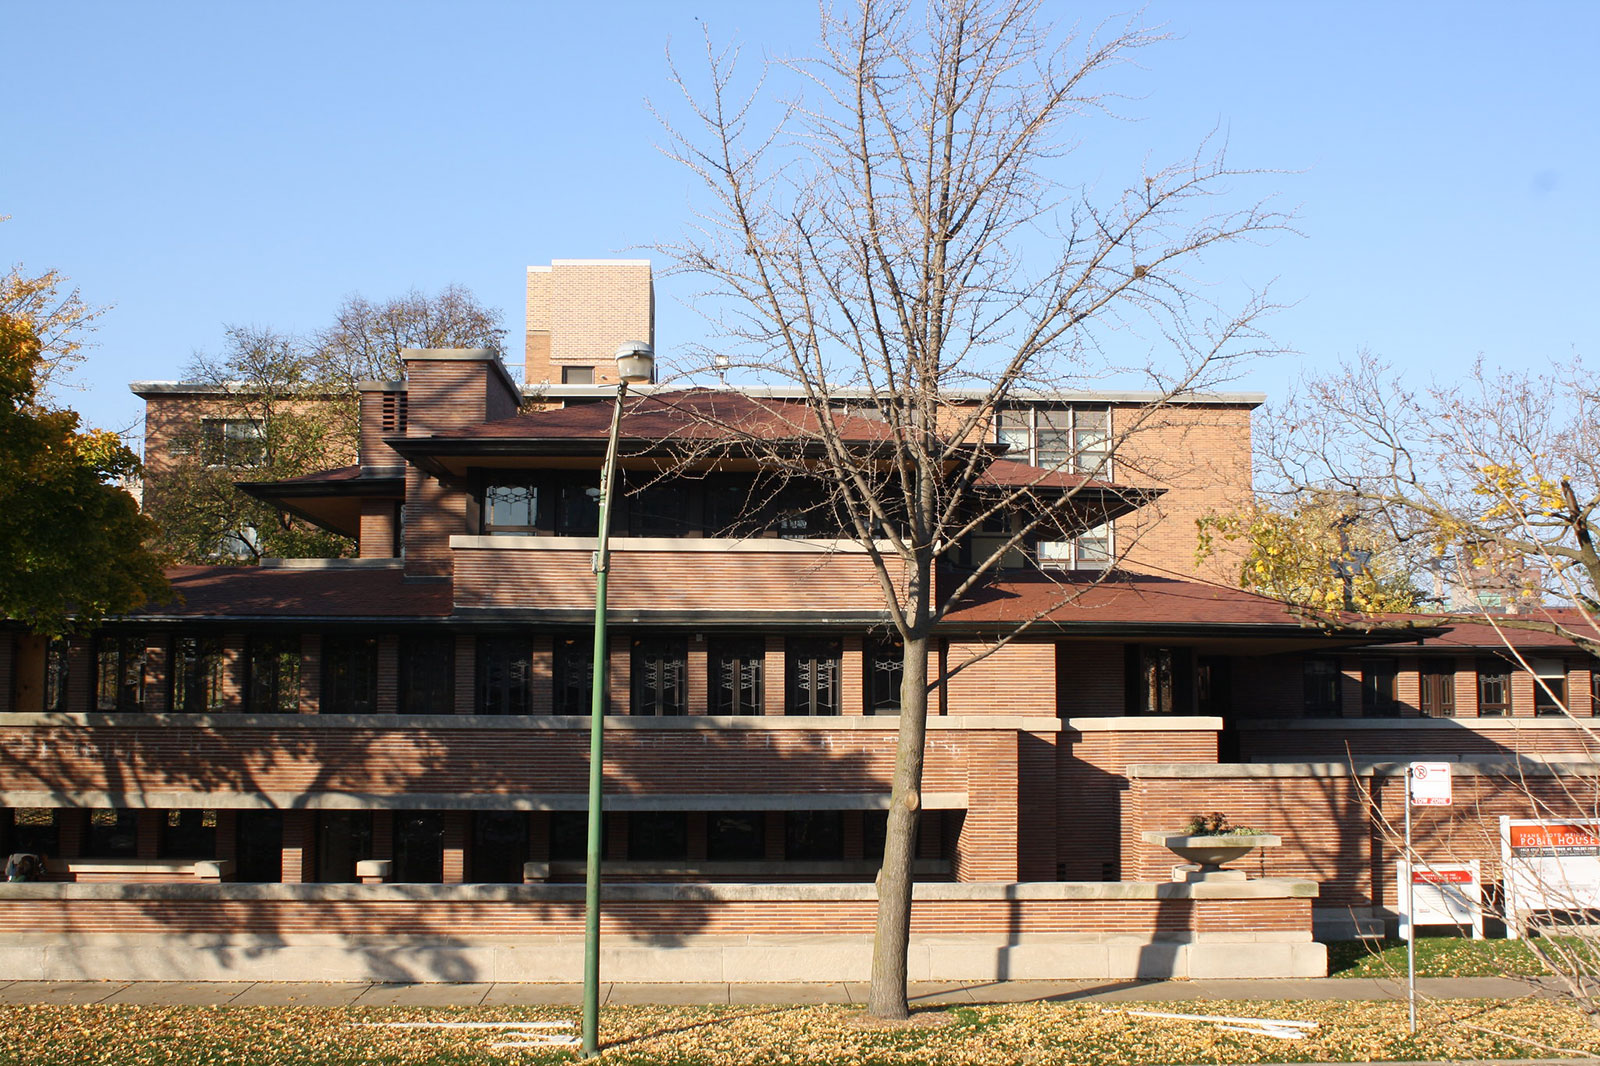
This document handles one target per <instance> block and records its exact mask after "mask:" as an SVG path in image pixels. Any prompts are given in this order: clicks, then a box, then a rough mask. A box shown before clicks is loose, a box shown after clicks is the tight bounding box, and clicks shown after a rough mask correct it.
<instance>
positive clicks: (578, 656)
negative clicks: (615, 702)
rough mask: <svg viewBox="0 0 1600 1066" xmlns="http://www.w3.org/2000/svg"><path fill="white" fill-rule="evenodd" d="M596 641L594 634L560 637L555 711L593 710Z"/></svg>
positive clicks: (556, 659) (561, 712) (557, 642)
mask: <svg viewBox="0 0 1600 1066" xmlns="http://www.w3.org/2000/svg"><path fill="white" fill-rule="evenodd" d="M593 691H594V641H593V638H592V637H590V636H587V635H586V636H581V637H557V638H556V655H555V712H556V713H557V714H588V713H589V712H590V711H591V710H592V709H593V703H592V699H593Z"/></svg>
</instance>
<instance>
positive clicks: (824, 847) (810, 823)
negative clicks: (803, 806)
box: [783, 811, 844, 862]
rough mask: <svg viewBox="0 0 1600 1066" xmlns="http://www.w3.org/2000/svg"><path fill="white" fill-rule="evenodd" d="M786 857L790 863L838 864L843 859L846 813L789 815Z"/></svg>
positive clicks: (786, 817)
mask: <svg viewBox="0 0 1600 1066" xmlns="http://www.w3.org/2000/svg"><path fill="white" fill-rule="evenodd" d="M783 857H784V858H785V859H788V860H789V861H790V862H838V861H839V860H841V859H843V858H844V812H843V811H786V812H785V813H784V818H783Z"/></svg>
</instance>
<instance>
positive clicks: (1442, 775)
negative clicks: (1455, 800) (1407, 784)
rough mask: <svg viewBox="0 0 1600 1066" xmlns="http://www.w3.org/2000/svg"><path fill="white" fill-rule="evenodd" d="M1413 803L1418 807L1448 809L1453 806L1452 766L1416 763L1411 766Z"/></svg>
mask: <svg viewBox="0 0 1600 1066" xmlns="http://www.w3.org/2000/svg"><path fill="white" fill-rule="evenodd" d="M1410 776H1411V791H1410V795H1411V803H1412V805H1413V806H1416V807H1448V806H1450V804H1451V792H1450V764H1449V763H1447V762H1414V763H1412V764H1411V775H1410Z"/></svg>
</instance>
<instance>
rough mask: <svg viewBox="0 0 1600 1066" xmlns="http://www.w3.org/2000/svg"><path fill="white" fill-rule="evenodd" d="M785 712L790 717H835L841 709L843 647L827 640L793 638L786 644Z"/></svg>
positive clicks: (834, 640)
mask: <svg viewBox="0 0 1600 1066" xmlns="http://www.w3.org/2000/svg"><path fill="white" fill-rule="evenodd" d="M783 659H784V679H783V710H784V713H785V714H787V715H798V716H807V717H834V716H836V715H838V714H839V713H840V712H841V710H842V708H841V707H840V687H841V686H840V684H839V681H840V675H841V674H842V673H843V672H844V669H843V667H844V646H843V643H842V642H841V641H839V640H837V639H830V638H827V637H820V638H819V637H791V638H790V639H789V640H787V641H786V642H785V644H784V655H783Z"/></svg>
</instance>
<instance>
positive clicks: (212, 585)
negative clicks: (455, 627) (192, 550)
mask: <svg viewBox="0 0 1600 1066" xmlns="http://www.w3.org/2000/svg"><path fill="white" fill-rule="evenodd" d="M167 578H168V580H169V581H171V583H172V591H173V593H174V597H173V598H172V599H171V600H169V601H168V602H166V603H158V604H151V605H149V606H147V607H145V608H143V609H141V610H139V611H135V612H133V613H132V614H131V615H129V616H128V617H129V618H130V619H143V620H155V619H167V618H171V619H174V620H178V619H181V620H184V621H197V620H202V619H218V620H232V619H260V620H268V621H271V620H283V621H288V620H301V619H305V620H328V621H335V622H337V621H356V620H366V619H385V620H391V619H392V620H400V619H406V618H418V619H439V618H443V617H445V616H447V615H448V614H449V613H450V608H451V595H450V584H449V582H446V581H407V580H406V579H405V575H404V574H403V573H402V572H401V571H400V569H399V568H398V567H394V566H390V567H385V568H382V569H379V568H362V567H359V566H357V567H350V568H346V567H343V566H340V565H338V564H333V565H330V566H327V567H321V566H318V567H300V566H282V567H278V566H266V567H263V566H179V567H174V568H172V569H170V570H168V571H167Z"/></svg>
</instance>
